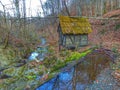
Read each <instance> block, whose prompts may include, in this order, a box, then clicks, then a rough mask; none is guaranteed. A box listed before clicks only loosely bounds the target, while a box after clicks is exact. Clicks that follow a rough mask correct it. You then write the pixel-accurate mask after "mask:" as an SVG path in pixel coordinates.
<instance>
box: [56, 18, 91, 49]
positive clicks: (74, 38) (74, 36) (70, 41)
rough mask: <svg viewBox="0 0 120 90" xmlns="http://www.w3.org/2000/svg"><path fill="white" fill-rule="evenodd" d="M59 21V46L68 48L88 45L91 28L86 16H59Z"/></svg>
mask: <svg viewBox="0 0 120 90" xmlns="http://www.w3.org/2000/svg"><path fill="white" fill-rule="evenodd" d="M59 21H60V24H59V26H58V33H59V46H63V47H67V48H70V47H81V46H85V45H88V34H89V33H91V32H92V29H91V25H90V23H89V21H88V19H87V18H82V17H68V16H60V17H59Z"/></svg>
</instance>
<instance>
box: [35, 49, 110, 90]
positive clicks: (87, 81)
mask: <svg viewBox="0 0 120 90" xmlns="http://www.w3.org/2000/svg"><path fill="white" fill-rule="evenodd" d="M109 61H110V57H109V56H108V55H107V54H105V53H104V52H100V51H94V52H92V53H91V54H89V55H87V56H86V57H85V58H84V61H83V62H81V63H79V64H77V65H75V66H74V67H72V68H67V69H66V70H64V71H62V72H61V73H60V74H59V75H57V76H56V77H54V78H52V79H51V80H49V81H48V82H46V83H44V84H42V85H41V86H39V87H38V88H37V89H36V90H85V89H86V88H87V87H88V86H90V85H92V84H93V83H94V82H95V81H96V77H97V76H98V75H99V74H100V72H101V70H103V69H104V68H106V67H107V66H108V65H109Z"/></svg>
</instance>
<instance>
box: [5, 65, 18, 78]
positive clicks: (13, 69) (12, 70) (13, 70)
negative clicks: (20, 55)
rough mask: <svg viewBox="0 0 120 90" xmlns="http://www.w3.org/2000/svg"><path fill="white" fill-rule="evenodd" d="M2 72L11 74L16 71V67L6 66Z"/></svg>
mask: <svg viewBox="0 0 120 90" xmlns="http://www.w3.org/2000/svg"><path fill="white" fill-rule="evenodd" d="M3 73H4V74H7V75H9V76H13V75H14V74H15V73H16V69H15V68H14V67H13V68H8V69H6V70H4V71H3Z"/></svg>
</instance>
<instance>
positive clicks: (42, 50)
mask: <svg viewBox="0 0 120 90" xmlns="http://www.w3.org/2000/svg"><path fill="white" fill-rule="evenodd" d="M45 45H46V39H45V38H43V37H42V38H41V44H40V45H39V46H38V48H37V49H36V50H35V51H34V52H32V53H31V55H30V56H29V57H28V59H29V60H36V59H37V60H39V61H43V60H44V58H45V55H46V53H47V46H45Z"/></svg>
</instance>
